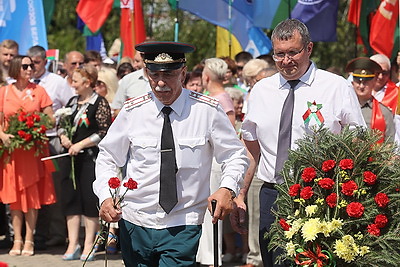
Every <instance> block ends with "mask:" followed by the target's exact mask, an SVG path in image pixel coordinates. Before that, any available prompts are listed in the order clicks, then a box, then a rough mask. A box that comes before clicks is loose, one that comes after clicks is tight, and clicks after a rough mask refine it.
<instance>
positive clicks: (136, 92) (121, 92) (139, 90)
mask: <svg viewBox="0 0 400 267" xmlns="http://www.w3.org/2000/svg"><path fill="white" fill-rule="evenodd" d="M149 91H151V88H150V85H149V80H148V79H147V77H146V76H144V70H143V69H140V70H137V71H134V72H131V73H129V74H127V75H125V76H124V77H123V78H122V79H121V80H120V82H119V86H118V90H117V92H116V93H115V96H114V99H113V102H112V103H111V108H112V109H121V108H122V106H123V105H124V102H125V100H127V99H128V98H131V97H137V96H140V95H143V94H145V93H147V92H149Z"/></svg>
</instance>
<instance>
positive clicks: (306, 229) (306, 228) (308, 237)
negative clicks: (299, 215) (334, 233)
mask: <svg viewBox="0 0 400 267" xmlns="http://www.w3.org/2000/svg"><path fill="white" fill-rule="evenodd" d="M301 232H302V234H303V238H304V240H305V241H306V242H307V241H313V240H315V238H317V235H318V233H319V232H320V222H319V219H318V218H314V219H309V220H308V221H307V222H305V223H304V225H303V227H302V228H301Z"/></svg>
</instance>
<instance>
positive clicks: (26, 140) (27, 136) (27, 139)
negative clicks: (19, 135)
mask: <svg viewBox="0 0 400 267" xmlns="http://www.w3.org/2000/svg"><path fill="white" fill-rule="evenodd" d="M24 139H25V142H29V141H31V140H32V135H31V134H29V133H27V134H25V136H24Z"/></svg>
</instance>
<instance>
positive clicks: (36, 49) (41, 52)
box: [27, 45, 46, 59]
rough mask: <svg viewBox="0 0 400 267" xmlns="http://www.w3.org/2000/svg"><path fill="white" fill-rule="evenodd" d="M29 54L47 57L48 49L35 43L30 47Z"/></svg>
mask: <svg viewBox="0 0 400 267" xmlns="http://www.w3.org/2000/svg"><path fill="white" fill-rule="evenodd" d="M27 54H28V56H30V57H40V58H42V59H46V50H45V49H44V48H43V47H41V46H40V45H35V46H32V47H31V48H29V50H28V53H27Z"/></svg>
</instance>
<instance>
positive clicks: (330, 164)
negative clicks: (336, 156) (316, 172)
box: [322, 159, 336, 172]
mask: <svg viewBox="0 0 400 267" xmlns="http://www.w3.org/2000/svg"><path fill="white" fill-rule="evenodd" d="M335 165H336V161H334V160H333V159H330V160H326V161H324V162H323V163H322V170H323V171H324V172H328V171H330V170H332V169H333V168H335Z"/></svg>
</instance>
